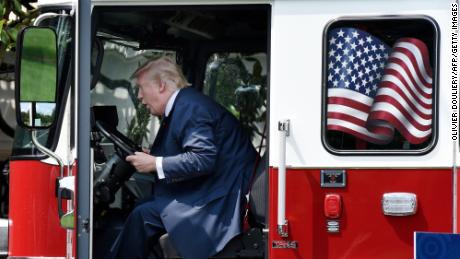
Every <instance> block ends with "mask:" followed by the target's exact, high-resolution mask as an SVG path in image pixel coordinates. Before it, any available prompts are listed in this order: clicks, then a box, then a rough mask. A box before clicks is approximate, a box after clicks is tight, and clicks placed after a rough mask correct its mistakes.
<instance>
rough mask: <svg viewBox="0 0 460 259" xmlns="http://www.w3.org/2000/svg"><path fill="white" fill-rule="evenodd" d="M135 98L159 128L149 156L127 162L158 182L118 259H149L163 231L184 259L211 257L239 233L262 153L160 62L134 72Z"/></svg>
mask: <svg viewBox="0 0 460 259" xmlns="http://www.w3.org/2000/svg"><path fill="white" fill-rule="evenodd" d="M134 77H135V78H136V82H137V85H138V87H139V94H138V98H139V100H141V101H142V103H143V104H144V105H145V106H146V107H147V108H148V109H149V111H150V113H151V114H153V115H156V116H162V117H163V119H162V124H161V126H160V129H159V131H158V134H157V136H156V138H155V141H154V143H153V146H152V148H151V151H150V154H147V153H142V152H136V153H135V154H134V155H132V156H128V157H127V158H126V161H128V162H130V163H131V164H132V165H133V166H134V167H135V168H136V169H137V170H138V171H139V172H142V173H149V174H154V175H155V177H156V178H157V181H156V183H155V187H154V193H153V195H152V197H151V199H150V200H149V201H148V202H146V203H143V204H141V205H140V206H138V207H136V208H135V209H134V210H133V211H132V212H131V214H130V215H129V217H128V219H127V221H126V223H125V226H124V228H123V231H122V233H121V234H120V236H119V238H118V239H117V242H116V244H115V246H114V250H113V254H114V256H115V257H116V258H123V259H127V258H147V256H148V252H149V250H150V248H151V247H150V246H151V244H150V243H149V242H151V240H152V239H158V237H159V236H160V235H161V234H162V233H164V232H165V231H166V232H167V233H168V234H169V238H170V240H171V243H172V244H173V246H174V247H175V248H176V250H177V251H178V252H179V254H180V255H181V256H183V257H184V258H197V259H201V258H208V257H209V256H212V255H214V254H216V253H218V252H219V251H221V250H222V249H223V248H224V246H225V245H226V244H227V242H228V241H229V240H230V239H232V238H233V237H234V236H236V235H237V234H239V233H241V231H242V210H243V207H244V203H245V194H246V193H247V191H248V188H249V178H250V177H251V173H252V171H253V168H254V164H255V160H256V156H257V152H256V151H255V149H254V147H253V146H252V144H251V142H250V139H249V137H248V135H247V134H246V133H245V132H243V129H242V128H241V126H240V124H239V122H238V120H237V119H236V118H235V117H234V116H232V115H231V114H230V113H229V112H228V111H227V110H226V109H224V108H223V107H221V106H220V105H219V104H217V103H216V102H214V101H213V100H212V99H210V98H208V97H207V96H205V95H203V94H201V93H200V92H198V91H196V90H194V89H193V88H191V87H187V86H189V84H188V83H187V81H186V79H185V77H184V76H183V74H182V72H181V69H180V68H179V67H178V66H177V65H176V63H175V62H174V61H172V60H171V59H169V58H166V57H162V58H159V59H156V60H152V61H150V62H147V63H146V64H145V65H143V66H141V67H140V68H139V69H138V70H137V71H136V72H135V73H134Z"/></svg>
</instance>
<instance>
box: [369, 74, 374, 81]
mask: <svg viewBox="0 0 460 259" xmlns="http://www.w3.org/2000/svg"><path fill="white" fill-rule="evenodd" d="M372 81H374V76H373V75H370V76H369V82H370V83H372Z"/></svg>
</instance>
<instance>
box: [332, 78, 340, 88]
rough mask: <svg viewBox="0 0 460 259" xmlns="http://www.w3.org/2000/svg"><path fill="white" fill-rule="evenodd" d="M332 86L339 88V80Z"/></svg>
mask: <svg viewBox="0 0 460 259" xmlns="http://www.w3.org/2000/svg"><path fill="white" fill-rule="evenodd" d="M332 84H333V85H334V87H337V86H339V81H337V79H336V80H334V82H332Z"/></svg>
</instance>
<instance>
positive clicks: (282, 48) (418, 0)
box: [270, 0, 452, 168]
mask: <svg viewBox="0 0 460 259" xmlns="http://www.w3.org/2000/svg"><path fill="white" fill-rule="evenodd" d="M451 2H452V1H447V0H440V1H431V0H402V1H395V0H391V1H365V0H353V1H332V0H329V1H324V0H321V1H320V0H316V1H295V0H284V1H275V2H274V4H273V8H272V27H271V28H272V31H271V53H270V57H271V61H270V67H271V68H270V80H271V82H270V106H271V107H270V122H271V123H270V139H276V138H277V134H278V133H277V122H278V121H279V120H280V119H282V118H284V117H286V116H289V118H290V119H291V123H292V124H295V125H296V126H295V128H293V129H292V130H291V136H290V137H289V139H288V140H287V146H286V157H287V160H286V164H287V166H288V167H302V168H382V167H391V168H439V167H444V168H450V167H451V166H452V155H450V153H451V152H452V148H451V145H452V140H451V138H450V132H451V129H450V125H451V124H450V116H449V115H448V114H450V111H451V110H450V88H449V85H450V74H449V70H448V69H443V67H446V68H447V66H448V64H447V63H446V62H448V60H450V56H449V55H450V53H449V49H450V47H449V43H450V32H449V31H447V30H449V28H450V4H451ZM338 6H340V8H337V7H338ZM383 15H387V16H388V15H396V16H408V15H412V16H420V15H424V16H429V17H431V18H433V19H434V20H435V21H436V22H437V23H438V25H439V28H440V30H441V31H440V33H439V34H440V40H439V44H440V52H439V54H440V57H439V59H440V69H439V84H438V88H439V92H438V93H439V95H438V96H439V99H438V101H437V104H438V117H437V118H438V129H437V131H438V139H437V143H436V146H435V147H434V149H433V150H432V151H430V152H429V153H427V154H425V155H420V156H414V155H402V156H388V155H376V156H362V155H359V156H338V155H333V154H331V153H329V152H328V151H327V150H326V148H325V147H324V146H323V144H322V142H321V137H322V136H321V123H322V120H323V118H322V117H321V116H322V113H321V109H322V106H323V105H324V104H323V99H322V88H323V85H322V83H323V82H322V72H323V71H322V62H323V61H322V60H323V49H322V48H323V34H324V30H325V27H326V25H327V24H328V23H330V22H331V21H333V20H335V19H338V18H341V17H350V16H352V17H375V16H383ZM279 149H280V147H279V144H278V143H276V141H272V142H271V143H270V153H272V154H277V150H279ZM277 164H278V161H277V158H276V156H273V155H271V156H270V166H275V167H276V166H277Z"/></svg>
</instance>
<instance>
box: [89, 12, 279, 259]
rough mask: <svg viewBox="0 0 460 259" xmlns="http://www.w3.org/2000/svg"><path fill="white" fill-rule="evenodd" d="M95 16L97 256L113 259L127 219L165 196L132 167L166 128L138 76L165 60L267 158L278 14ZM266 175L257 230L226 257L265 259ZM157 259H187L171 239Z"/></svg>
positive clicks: (257, 187)
mask: <svg viewBox="0 0 460 259" xmlns="http://www.w3.org/2000/svg"><path fill="white" fill-rule="evenodd" d="M92 15H93V21H94V23H93V24H94V28H93V51H92V66H91V72H92V82H91V105H92V107H91V112H92V113H91V114H92V118H91V122H92V134H91V145H92V147H93V149H94V150H95V154H94V165H93V169H94V175H93V179H94V187H93V189H94V191H93V200H94V204H93V206H94V207H93V213H94V223H93V226H94V227H93V229H94V238H93V240H94V241H93V242H94V244H93V246H92V247H93V257H94V258H104V257H105V256H106V254H107V253H108V249H110V247H111V245H112V243H113V241H114V239H115V237H116V235H117V234H118V232H119V231H120V229H121V228H122V226H123V221H124V219H125V218H126V216H127V215H128V214H129V213H130V211H131V210H132V209H133V208H134V207H135V206H136V204H137V203H139V202H140V201H142V199H145V198H148V197H149V195H150V194H151V193H152V188H155V187H154V183H153V181H154V180H153V176H149V175H145V174H140V173H136V172H135V170H134V168H132V167H131V166H130V165H129V164H127V163H126V162H124V159H123V157H125V156H126V155H127V154H129V153H130V152H133V151H135V150H142V149H143V148H144V149H145V148H149V147H150V145H151V144H152V143H153V140H154V138H155V133H156V131H157V130H158V126H159V120H158V118H155V117H153V116H151V115H150V114H149V113H148V111H147V110H146V108H145V107H144V106H143V105H142V104H141V103H139V101H138V99H137V98H136V96H137V88H136V87H134V86H135V85H134V82H133V80H132V79H131V75H132V73H133V72H134V71H135V70H136V69H137V68H138V67H139V66H140V65H141V64H143V63H144V62H145V61H147V60H149V59H152V58H155V57H159V56H164V55H166V56H169V57H171V58H173V59H175V60H176V62H177V63H178V64H179V65H180V66H181V67H182V69H183V71H184V74H185V75H186V77H187V79H188V81H189V82H190V83H191V84H192V87H194V88H196V89H198V90H200V91H201V92H203V93H204V94H206V95H208V96H210V97H211V98H213V99H214V100H216V101H217V102H218V103H220V104H221V105H222V106H223V107H225V108H226V109H228V110H229V111H230V112H231V113H232V114H233V115H235V117H236V118H238V119H239V121H240V123H241V125H242V126H243V127H244V128H245V129H246V130H247V131H248V133H249V134H250V135H251V137H252V142H253V144H254V146H255V148H256V149H257V150H258V152H259V153H260V156H263V155H264V153H265V149H266V147H267V138H266V136H268V132H267V131H268V129H266V127H265V123H266V118H267V103H268V100H267V96H268V95H267V91H268V74H269V63H268V61H269V56H268V55H269V52H268V50H269V42H270V41H269V38H270V35H269V32H270V29H269V24H270V21H269V19H270V7H269V6H268V5H232V6H226V5H221V6H219V5H217V6H183V7H177V6H175V7H173V6H161V7H145V6H140V7H129V8H127V7H95V8H94V9H93V13H92ZM257 167H258V168H257V170H256V169H255V170H254V171H255V178H254V179H255V180H253V184H252V189H253V190H252V191H251V195H250V197H249V201H250V211H251V214H250V215H251V217H250V221H249V223H250V226H251V228H249V230H248V231H247V232H246V233H244V234H242V235H241V236H238V237H237V238H235V239H234V240H232V241H231V242H230V243H229V244H228V245H227V247H226V248H225V249H224V251H222V252H221V253H219V254H218V255H216V257H220V258H241V257H247V258H249V257H250V258H254V257H255V258H257V257H263V255H264V252H265V251H264V247H265V246H264V244H263V242H264V238H263V232H262V229H263V228H264V226H265V214H266V205H265V204H266V201H267V200H266V174H265V172H266V170H265V168H266V161H265V160H264V159H262V160H261V161H260V162H259V163H258V166H257ZM242 213H244V212H242ZM151 250H152V253H154V254H156V255H157V256H159V257H160V258H162V257H164V258H180V255H179V254H177V252H176V251H175V250H174V248H173V247H172V246H171V244H170V243H169V241H168V237H167V235H164V236H162V237H161V238H160V242H159V244H157V245H156V246H154V247H152V249H151Z"/></svg>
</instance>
